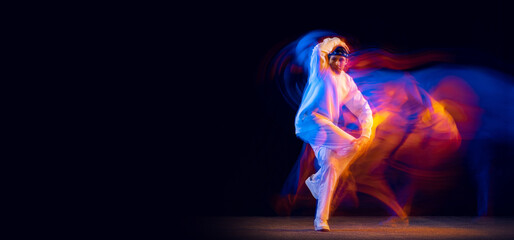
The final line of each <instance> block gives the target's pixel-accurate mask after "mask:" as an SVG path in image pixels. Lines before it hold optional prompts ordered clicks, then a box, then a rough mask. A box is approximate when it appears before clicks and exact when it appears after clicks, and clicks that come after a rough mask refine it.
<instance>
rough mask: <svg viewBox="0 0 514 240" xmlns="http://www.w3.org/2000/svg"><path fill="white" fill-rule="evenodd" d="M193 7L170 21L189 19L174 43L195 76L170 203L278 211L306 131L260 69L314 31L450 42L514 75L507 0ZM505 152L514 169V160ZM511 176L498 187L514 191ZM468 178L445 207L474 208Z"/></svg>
mask: <svg viewBox="0 0 514 240" xmlns="http://www.w3.org/2000/svg"><path fill="white" fill-rule="evenodd" d="M191 9H192V11H190V12H189V14H186V15H187V17H186V18H185V19H182V18H177V19H174V20H173V21H172V25H171V26H176V27H177V28H180V29H181V30H183V31H182V32H181V34H177V35H176V37H175V38H176V39H175V40H177V41H178V42H179V44H178V45H175V46H172V48H173V50H172V51H176V50H178V51H181V54H183V55H181V56H186V58H184V61H182V60H180V61H181V62H182V63H184V62H185V64H183V66H184V67H182V66H181V67H180V68H181V69H180V71H182V72H183V73H185V74H184V75H183V76H181V77H180V79H178V80H176V81H182V82H185V83H186V85H187V87H186V88H185V89H184V88H181V89H183V91H185V96H186V97H181V98H179V99H181V101H183V102H186V106H187V107H186V109H184V111H175V110H173V109H174V108H171V110H170V112H172V113H171V114H175V115H173V118H178V119H180V120H182V121H184V122H185V123H186V124H185V125H186V126H187V127H184V126H180V125H172V128H173V130H172V131H173V132H175V131H177V130H178V131H179V132H180V134H181V136H180V137H181V138H180V140H179V142H181V144H179V145H178V146H175V147H174V149H170V152H172V153H173V154H174V155H173V156H172V160H171V163H167V165H165V166H166V167H168V168H171V169H173V170H172V171H170V172H172V173H170V175H171V177H169V179H168V180H167V181H169V184H170V185H169V189H170V190H169V191H168V190H166V191H164V190H163V191H164V192H165V193H163V194H164V195H165V197H168V198H169V199H170V201H172V200H173V201H174V200H177V201H178V202H179V203H178V204H174V205H171V203H170V209H171V210H172V211H181V210H183V211H184V213H183V214H186V215H199V216H205V215H218V216H220V215H229V216H231V215H265V216H274V215H276V213H275V212H274V211H273V209H272V207H271V205H270V197H271V196H272V195H273V194H275V193H278V191H279V190H280V188H281V187H282V184H283V183H284V181H285V178H286V177H287V175H288V173H289V171H290V170H291V168H292V167H293V164H294V162H295V161H296V158H297V157H298V154H299V153H300V149H301V146H302V142H301V141H300V140H299V139H297V138H296V136H295V135H294V124H293V123H294V122H293V121H294V115H295V109H292V108H291V107H289V105H287V103H286V102H285V100H284V99H283V98H282V96H281V95H280V93H279V92H278V89H277V88H276V86H275V85H274V83H273V82H271V81H268V82H262V81H260V79H259V76H260V75H259V74H261V73H262V71H263V66H264V64H265V63H266V61H267V60H269V58H270V56H272V55H273V54H274V53H276V51H277V50H278V49H280V48H281V47H283V46H285V45H286V44H288V43H290V42H292V41H294V40H296V39H298V38H299V37H301V36H302V35H303V34H306V33H308V32H309V31H312V30H330V31H334V32H337V33H339V34H341V35H343V36H348V37H350V38H352V39H353V42H354V47H355V48H367V47H379V48H384V49H388V50H392V51H395V52H399V53H402V52H409V51H416V50H422V49H432V48H438V49H448V50H451V51H454V52H460V53H465V54H464V55H463V56H464V57H460V58H458V59H457V60H458V61H459V62H460V63H464V64H467V63H470V64H479V65H484V66H488V67H493V68H495V69H498V70H500V71H504V72H506V73H509V74H512V68H511V66H512V64H513V59H514V48H513V46H512V41H513V40H514V39H513V38H512V36H511V35H510V31H511V29H512V27H513V19H512V14H511V12H510V11H509V8H508V6H507V1H487V2H476V3H475V2H467V1H460V2H459V1H438V0H436V1H376V2H368V1H366V2H362V1H351V2H348V1H324V2H321V1H319V2H314V1H311V2H309V1H303V2H293V3H278V2H272V3H264V2H262V3H239V4H237V3H236V4H228V3H227V4H222V3H204V4H202V5H201V6H192V7H191ZM178 10H180V9H178ZM178 12H179V11H178ZM170 31H174V30H173V29H172V30H170ZM189 63H192V64H189ZM184 70H185V71H184ZM174 79H175V78H174ZM173 81H175V80H173ZM171 85H173V84H171ZM174 94H179V93H178V92H174ZM187 104H190V105H187ZM167 140H168V139H167ZM506 156H512V153H509V154H507V155H506ZM504 161H505V162H503V163H502V164H503V165H504V166H507V167H509V168H510V169H513V168H512V164H508V161H510V160H509V159H504ZM509 179H510V180H512V178H509ZM510 183H512V181H510ZM510 183H509V182H506V183H505V184H503V185H501V186H502V188H501V189H499V191H501V192H510V189H511V185H510ZM462 184H463V188H462V189H464V190H463V192H464V193H465V194H464V195H463V196H462V197H458V196H455V199H449V200H448V201H447V202H448V203H447V205H446V206H445V207H444V210H445V211H439V212H435V214H440V215H445V214H446V215H474V214H475V209H474V208H473V207H472V205H473V202H472V201H475V200H473V199H471V200H469V199H468V197H469V195H466V194H471V193H472V192H473V189H472V187H470V186H471V185H466V184H468V183H466V182H463V183H462ZM161 185H163V186H164V187H165V188H166V187H168V185H167V183H166V182H165V183H161ZM177 187H179V188H177ZM179 189H180V191H179ZM508 199H512V194H511V193H507V195H506V198H505V197H504V201H507V200H508ZM463 201H464V202H466V201H467V202H470V201H471V203H468V204H461V203H462V202H463ZM501 206H505V207H506V209H504V210H505V211H504V212H505V214H513V213H514V209H513V207H512V206H510V207H508V206H509V204H503V205H501ZM498 210H499V209H496V213H498V214H499V213H500V212H501V211H498ZM500 210H501V209H500Z"/></svg>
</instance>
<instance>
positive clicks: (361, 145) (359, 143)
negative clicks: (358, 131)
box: [352, 136, 371, 151]
mask: <svg viewBox="0 0 514 240" xmlns="http://www.w3.org/2000/svg"><path fill="white" fill-rule="evenodd" d="M370 142H371V141H370V140H369V138H368V137H365V136H360V137H359V138H357V139H355V140H353V141H352V143H353V148H354V150H355V151H360V150H365V149H367V147H368V146H369V144H370Z"/></svg>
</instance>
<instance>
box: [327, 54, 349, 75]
mask: <svg viewBox="0 0 514 240" xmlns="http://www.w3.org/2000/svg"><path fill="white" fill-rule="evenodd" d="M328 63H329V64H330V68H332V71H334V72H335V73H337V74H340V73H341V72H343V70H344V67H345V66H346V64H347V63H348V58H346V57H344V56H339V55H331V56H330V58H329V61H328Z"/></svg>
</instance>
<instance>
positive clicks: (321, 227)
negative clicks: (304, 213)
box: [314, 219, 330, 232]
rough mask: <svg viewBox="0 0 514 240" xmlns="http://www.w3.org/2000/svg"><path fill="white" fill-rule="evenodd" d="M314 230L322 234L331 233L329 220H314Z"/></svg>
mask: <svg viewBox="0 0 514 240" xmlns="http://www.w3.org/2000/svg"><path fill="white" fill-rule="evenodd" d="M314 230H316V231H321V232H330V227H329V226H328V222H327V220H321V219H314Z"/></svg>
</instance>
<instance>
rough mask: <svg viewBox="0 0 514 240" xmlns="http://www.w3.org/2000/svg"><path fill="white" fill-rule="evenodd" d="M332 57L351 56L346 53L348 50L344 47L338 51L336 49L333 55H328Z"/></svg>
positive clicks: (338, 48)
mask: <svg viewBox="0 0 514 240" xmlns="http://www.w3.org/2000/svg"><path fill="white" fill-rule="evenodd" d="M332 55H339V56H344V57H348V56H349V55H350V54H348V52H347V51H346V49H345V48H344V47H341V46H339V47H337V48H336V49H334V51H332V52H331V53H329V54H328V56H329V57H330V56H332Z"/></svg>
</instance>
